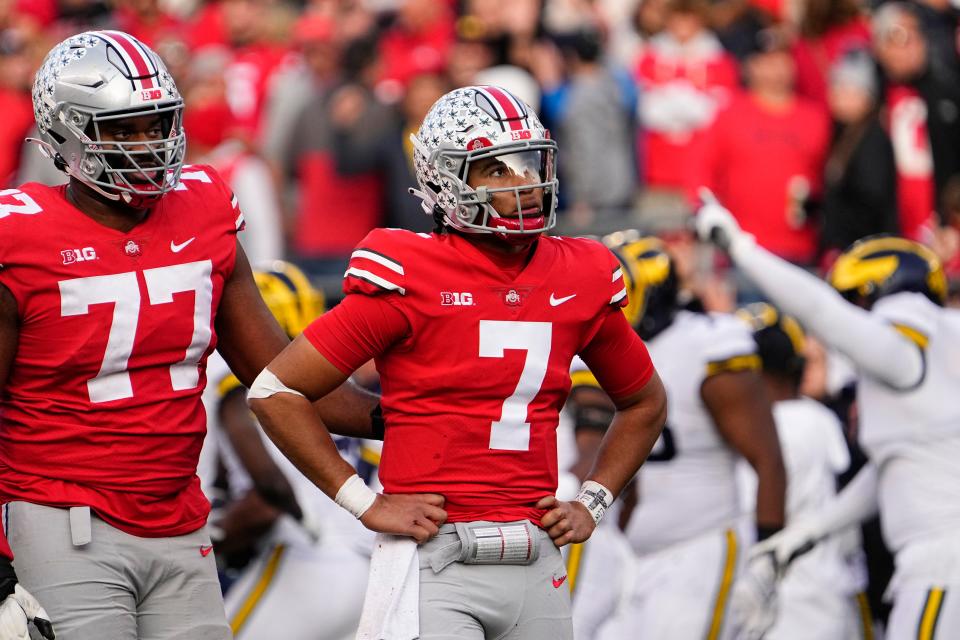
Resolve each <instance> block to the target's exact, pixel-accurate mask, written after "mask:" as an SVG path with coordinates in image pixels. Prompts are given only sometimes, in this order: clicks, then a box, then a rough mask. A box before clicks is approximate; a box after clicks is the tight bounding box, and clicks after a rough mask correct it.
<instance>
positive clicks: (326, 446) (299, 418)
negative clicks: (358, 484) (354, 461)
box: [250, 393, 356, 499]
mask: <svg viewBox="0 0 960 640" xmlns="http://www.w3.org/2000/svg"><path fill="white" fill-rule="evenodd" d="M250 408H251V409H253V412H254V413H255V414H256V415H257V418H258V419H259V420H260V424H261V425H262V426H263V429H264V431H265V432H266V433H267V435H268V436H269V437H270V439H271V440H273V442H274V443H275V444H276V445H277V447H279V448H280V450H281V451H282V452H283V454H284V455H285V456H287V458H289V459H290V461H291V462H293V464H294V465H296V467H297V468H298V469H299V470H300V471H301V472H302V473H303V474H304V475H305V476H307V478H309V479H310V481H311V482H313V483H314V484H315V485H317V487H319V488H320V490H321V491H323V492H324V493H325V494H327V495H328V496H329V497H330V498H331V499H332V498H335V497H336V495H337V491H338V490H339V488H340V487H341V485H343V483H344V481H345V480H346V479H347V478H349V477H350V476H351V475H353V474H354V473H356V470H355V469H354V468H353V467H351V466H350V465H349V464H348V463H347V462H346V461H345V460H344V459H343V458H342V457H341V456H340V453H339V451H337V447H336V445H335V444H334V442H333V440H332V439H331V437H330V433H329V432H328V431H327V429H326V427H325V426H324V424H323V422H322V421H321V420H320V418H319V417H318V416H317V413H316V412H315V411H314V410H313V409H312V407H311V406H310V404H309V402H308V401H307V400H306V399H305V398H303V397H301V396H296V395H293V394H289V393H277V394H274V395H272V396H270V397H268V398H262V399H255V400H251V401H250Z"/></svg>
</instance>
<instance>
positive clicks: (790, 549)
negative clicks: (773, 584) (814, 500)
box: [750, 520, 823, 576]
mask: <svg viewBox="0 0 960 640" xmlns="http://www.w3.org/2000/svg"><path fill="white" fill-rule="evenodd" d="M822 537H823V535H822V534H821V533H820V531H819V529H818V527H817V526H816V525H815V523H813V522H809V521H807V522H804V521H803V520H800V521H797V522H795V523H793V524H791V525H789V526H787V527H784V528H783V529H781V530H780V531H778V532H777V533H775V534H773V535H772V536H770V537H769V538H767V539H766V540H762V541H760V542H758V543H757V544H755V545H753V547H751V548H750V557H751V558H755V557H757V556H761V555H765V554H770V555H771V557H772V558H773V561H774V564H775V565H776V568H777V575H779V576H783V574H784V572H785V571H786V570H787V568H788V567H789V566H790V563H791V562H793V561H794V560H796V559H797V558H798V557H800V556H802V555H803V554H805V553H806V552H807V551H810V549H812V548H813V547H814V545H815V544H816V543H817V542H818V541H819V540H820V538H822Z"/></svg>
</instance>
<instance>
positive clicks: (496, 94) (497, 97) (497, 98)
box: [483, 87, 523, 130]
mask: <svg viewBox="0 0 960 640" xmlns="http://www.w3.org/2000/svg"><path fill="white" fill-rule="evenodd" d="M483 91H484V92H485V93H486V94H487V95H488V96H490V97H491V98H493V100H494V102H495V103H496V104H497V106H499V107H500V109H501V111H503V115H504V116H505V118H506V120H507V122H509V123H510V128H511V129H513V130H517V129H521V128H523V123H521V122H520V119H521V118H522V117H523V115H522V114H521V113H520V111H519V110H518V109H517V105H516V104H515V103H514V101H513V100H511V99H510V96H509V94H507V92H506V91H503V90H502V89H498V88H497V87H483Z"/></svg>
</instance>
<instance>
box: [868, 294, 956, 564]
mask: <svg viewBox="0 0 960 640" xmlns="http://www.w3.org/2000/svg"><path fill="white" fill-rule="evenodd" d="M873 313H875V314H877V315H879V316H880V317H882V318H884V319H886V320H889V321H890V323H891V324H894V325H895V326H898V327H900V328H901V330H902V331H903V332H904V333H905V334H906V335H908V336H911V337H912V339H913V340H914V341H915V342H917V343H918V345H919V346H923V345H925V348H924V357H925V373H924V376H923V379H922V380H921V381H920V382H919V384H918V385H916V386H915V387H914V388H912V389H907V390H898V389H894V388H891V387H889V386H888V385H886V384H884V383H883V382H881V381H879V380H876V379H874V378H871V377H868V376H861V379H860V384H859V387H858V396H859V403H858V404H859V407H860V440H861V442H862V444H863V447H864V449H865V450H866V451H867V453H868V454H869V456H870V458H871V460H873V461H874V462H875V463H876V465H877V468H878V469H879V470H880V516H881V521H882V523H883V530H884V537H885V539H886V541H887V544H888V545H890V547H891V548H892V549H893V550H900V549H901V548H902V547H903V546H904V545H905V544H907V543H909V542H911V541H913V540H916V539H918V538H927V537H930V536H935V535H941V534H944V533H947V532H951V531H957V530H958V529H960V463H958V461H960V402H957V393H958V391H960V312H957V311H954V310H951V309H944V308H942V307H939V306H937V305H935V304H933V303H932V302H931V301H929V300H928V299H927V298H926V297H924V296H923V295H921V294H919V293H900V294H896V295H892V296H889V297H886V298H883V299H882V300H880V301H879V302H878V303H877V304H876V305H875V306H874V308H873Z"/></svg>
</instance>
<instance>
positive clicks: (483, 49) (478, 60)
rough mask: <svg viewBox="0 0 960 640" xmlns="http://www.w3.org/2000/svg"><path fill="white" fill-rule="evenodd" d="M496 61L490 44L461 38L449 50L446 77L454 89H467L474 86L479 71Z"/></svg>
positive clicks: (485, 41)
mask: <svg viewBox="0 0 960 640" xmlns="http://www.w3.org/2000/svg"><path fill="white" fill-rule="evenodd" d="M496 61H497V56H496V53H495V52H494V46H493V44H492V43H491V42H489V41H487V40H481V39H473V38H468V37H465V36H461V37H459V38H458V39H457V41H456V42H455V43H454V44H453V47H452V48H451V50H450V57H449V59H448V60H447V75H448V76H449V78H450V82H451V84H452V85H453V86H454V87H468V86H470V85H472V84H475V82H476V75H477V73H478V72H479V71H481V70H482V69H486V68H488V67H491V66H493V65H494V63H495V62H496Z"/></svg>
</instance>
